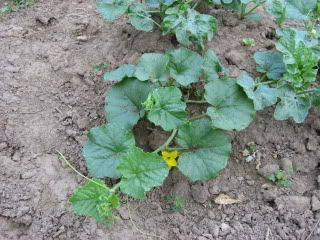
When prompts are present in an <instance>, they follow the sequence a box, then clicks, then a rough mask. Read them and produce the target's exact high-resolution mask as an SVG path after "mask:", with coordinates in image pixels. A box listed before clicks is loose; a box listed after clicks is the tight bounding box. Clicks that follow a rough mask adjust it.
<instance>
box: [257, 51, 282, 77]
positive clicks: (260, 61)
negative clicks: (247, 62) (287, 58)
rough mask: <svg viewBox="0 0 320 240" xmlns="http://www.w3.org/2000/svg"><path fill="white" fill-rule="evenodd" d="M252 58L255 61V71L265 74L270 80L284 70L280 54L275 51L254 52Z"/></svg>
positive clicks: (280, 75) (280, 74)
mask: <svg viewBox="0 0 320 240" xmlns="http://www.w3.org/2000/svg"><path fill="white" fill-rule="evenodd" d="M254 60H255V61H256V63H257V71H258V72H260V73H265V74H267V77H268V78H269V79H272V80H278V79H280V78H281V77H282V75H283V74H284V73H285V72H286V65H285V64H284V63H283V57H282V54H281V53H279V52H275V51H265V52H256V53H255V54H254Z"/></svg>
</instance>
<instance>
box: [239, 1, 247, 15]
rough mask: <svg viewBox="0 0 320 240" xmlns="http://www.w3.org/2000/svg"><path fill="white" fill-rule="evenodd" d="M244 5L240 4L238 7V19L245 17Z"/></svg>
mask: <svg viewBox="0 0 320 240" xmlns="http://www.w3.org/2000/svg"><path fill="white" fill-rule="evenodd" d="M246 7H247V6H246V5H245V4H243V3H241V6H240V18H244V17H245V16H246Z"/></svg>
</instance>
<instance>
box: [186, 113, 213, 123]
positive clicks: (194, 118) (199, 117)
mask: <svg viewBox="0 0 320 240" xmlns="http://www.w3.org/2000/svg"><path fill="white" fill-rule="evenodd" d="M205 117H208V115H207V114H201V115H198V116H195V117H192V118H189V121H190V122H191V121H195V120H198V119H201V118H205Z"/></svg>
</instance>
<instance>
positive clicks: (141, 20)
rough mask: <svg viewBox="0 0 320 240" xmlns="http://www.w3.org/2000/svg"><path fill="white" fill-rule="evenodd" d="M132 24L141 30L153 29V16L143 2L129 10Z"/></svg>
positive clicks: (148, 30)
mask: <svg viewBox="0 0 320 240" xmlns="http://www.w3.org/2000/svg"><path fill="white" fill-rule="evenodd" d="M128 15H129V19H130V22H131V24H132V25H133V26H134V27H135V28H136V29H138V30H140V31H145V32H150V31H152V29H153V25H154V24H153V20H152V16H151V15H150V14H149V13H148V11H147V10H146V9H145V6H144V5H143V4H141V3H136V4H134V5H132V6H130V7H129V11H128Z"/></svg>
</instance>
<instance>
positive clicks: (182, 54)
mask: <svg viewBox="0 0 320 240" xmlns="http://www.w3.org/2000/svg"><path fill="white" fill-rule="evenodd" d="M167 54H168V56H169V57H170V63H169V71H170V77H172V78H173V79H175V80H176V81H177V82H178V83H180V84H181V85H182V86H187V85H189V84H191V83H195V82H197V81H198V79H199V77H200V76H201V73H202V69H201V68H202V63H203V59H202V57H201V56H200V55H199V54H197V53H196V52H192V51H190V50H189V49H186V48H179V49H176V50H171V51H168V53H167Z"/></svg>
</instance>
